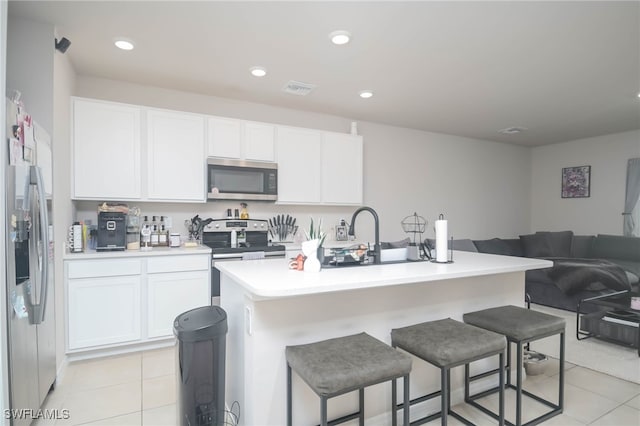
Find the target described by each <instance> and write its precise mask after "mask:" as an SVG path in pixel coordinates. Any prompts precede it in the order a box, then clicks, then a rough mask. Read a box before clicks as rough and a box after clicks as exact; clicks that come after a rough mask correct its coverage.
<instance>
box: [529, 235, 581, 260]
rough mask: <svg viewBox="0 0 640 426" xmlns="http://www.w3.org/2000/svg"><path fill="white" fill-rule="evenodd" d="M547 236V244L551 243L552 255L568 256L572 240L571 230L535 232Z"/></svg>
mask: <svg viewBox="0 0 640 426" xmlns="http://www.w3.org/2000/svg"><path fill="white" fill-rule="evenodd" d="M536 234H543V235H546V236H547V239H548V241H549V244H551V252H552V256H553V257H570V256H571V244H572V241H573V231H559V232H548V231H542V232H540V231H539V232H536Z"/></svg>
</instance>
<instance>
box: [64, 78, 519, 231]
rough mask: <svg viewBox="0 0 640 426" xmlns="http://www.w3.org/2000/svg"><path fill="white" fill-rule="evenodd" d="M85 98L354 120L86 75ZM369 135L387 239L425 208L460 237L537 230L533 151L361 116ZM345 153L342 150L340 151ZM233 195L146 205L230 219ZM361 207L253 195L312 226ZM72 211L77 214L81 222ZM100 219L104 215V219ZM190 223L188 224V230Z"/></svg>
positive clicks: (307, 120)
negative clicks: (288, 202)
mask: <svg viewBox="0 0 640 426" xmlns="http://www.w3.org/2000/svg"><path fill="white" fill-rule="evenodd" d="M76 88H77V91H76V94H77V95H78V96H83V97H88V98H97V99H105V100H112V101H118V102H126V103H132V104H141V105H148V106H155V107H160V108H169V109H176V110H182V111H192V112H198V113H204V114H212V115H219V116H224V117H235V118H242V119H249V120H256V121H264V122H271V123H278V124H286V125H292V126H298V127H308V128H314V129H323V130H330V131H337V132H344V133H347V132H349V130H350V123H351V121H352V120H351V119H349V118H344V117H336V116H330V115H325V114H316V113H310V112H304V111H297V110H291V109H286V108H278V107H272V106H268V105H261V104H254V103H248V102H241V101H235V100H229V99H221V98H215V97H210V96H203V95H198V94H193V93H186V92H178V91H173V90H167V89H161V88H155V87H148V86H141V85H135V84H129V83H124V82H118V81H112V80H105V79H98V78H88V77H84V76H78V79H77V85H76ZM358 131H359V133H360V134H361V135H363V137H364V171H365V181H364V191H365V193H364V201H365V205H369V206H371V207H373V208H374V209H376V210H377V211H378V213H379V216H380V222H381V238H382V239H383V240H387V241H392V240H395V239H401V238H404V237H405V235H404V233H403V231H402V228H401V226H400V222H401V220H402V219H403V218H404V217H405V216H407V215H411V214H413V212H414V211H415V212H418V214H421V215H423V216H425V217H426V218H427V219H428V220H429V222H430V226H429V228H430V229H431V230H430V231H429V232H428V233H427V235H426V236H433V230H432V225H433V220H434V219H435V218H436V217H437V215H438V214H439V213H444V214H445V215H446V217H447V218H449V219H450V220H451V223H450V228H451V229H452V233H453V234H454V236H456V237H460V238H462V237H470V238H489V237H494V236H498V235H499V236H514V235H518V234H519V233H524V232H527V231H528V228H529V222H530V216H529V200H530V193H529V191H530V187H529V176H530V167H531V162H530V150H529V149H528V148H524V147H514V146H509V145H505V144H499V143H495V142H487V141H482V140H473V139H467V138H461V137H454V136H448V135H442V134H436V133H428V132H422V131H415V130H410V129H404V128H399V127H392V126H386V125H381V124H375V123H367V122H360V123H358ZM336 155H339V153H336ZM96 206H97V203H77V207H78V209H79V212H78V216H79V217H78V218H79V219H83V218H84V217H85V216H88V215H91V216H94V217H95V209H96ZM228 207H237V204H233V203H220V202H216V203H207V204H195V205H194V204H189V205H187V204H180V205H157V204H151V203H145V204H144V205H142V208H143V211H148V212H149V213H150V214H152V212H153V213H157V214H165V212H166V213H169V214H171V215H172V217H173V220H174V224H177V223H178V222H182V221H183V220H184V219H188V218H190V217H192V216H193V215H195V214H196V213H198V214H200V216H201V217H214V218H220V217H223V212H224V211H225V210H226V208H228ZM354 210H355V208H353V207H302V206H277V205H274V204H270V203H256V202H254V203H250V205H249V212H250V214H251V216H252V217H256V218H268V217H271V216H272V215H273V214H276V213H291V214H292V215H294V216H296V217H297V218H298V223H300V222H302V223H301V226H306V224H307V223H308V218H309V216H311V215H312V216H314V217H315V218H316V219H317V218H319V217H322V218H323V219H324V223H325V224H327V226H326V229H327V230H328V231H330V229H329V226H331V225H334V224H335V223H337V221H338V220H339V219H340V218H345V219H347V220H350V218H351V213H352V212H353V211H354ZM71 220H72V218H69V221H71ZM94 220H95V219H94ZM357 222H358V223H357V227H356V231H357V234H358V235H357V236H358V239H359V240H364V239H371V238H372V237H373V227H372V225H371V223H372V221H371V219H369V218H368V217H367V215H366V214H363V215H362V217H359V218H358V220H357ZM181 231H183V230H181Z"/></svg>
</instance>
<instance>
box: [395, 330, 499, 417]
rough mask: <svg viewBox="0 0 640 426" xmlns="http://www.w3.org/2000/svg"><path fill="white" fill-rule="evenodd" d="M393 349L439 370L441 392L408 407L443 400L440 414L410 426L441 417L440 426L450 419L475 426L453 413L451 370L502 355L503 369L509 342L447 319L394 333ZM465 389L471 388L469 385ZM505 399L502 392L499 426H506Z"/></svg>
mask: <svg viewBox="0 0 640 426" xmlns="http://www.w3.org/2000/svg"><path fill="white" fill-rule="evenodd" d="M391 345H392V346H393V347H397V348H400V349H402V350H404V351H407V352H409V353H410V354H412V355H415V356H416V357H418V358H420V359H422V360H424V361H427V362H428V363H429V364H432V365H434V366H436V367H438V368H439V369H440V381H441V387H440V390H439V391H436V392H433V393H430V394H427V395H424V396H421V397H419V398H415V399H412V400H411V401H410V402H409V404H410V405H414V404H417V403H420V402H424V401H426V400H429V399H432V398H436V397H438V396H440V397H441V400H440V406H441V410H440V411H439V412H438V413H435V414H432V415H429V416H426V417H424V418H422V419H419V420H415V421H413V422H411V424H412V425H414V424H415V425H419V424H423V423H427V422H430V421H431V420H434V419H437V418H438V417H440V421H441V424H442V425H443V426H445V425H446V424H447V416H448V415H451V416H453V417H455V418H456V419H458V420H460V421H461V422H463V423H464V424H466V425H473V423H472V422H470V421H469V420H467V419H465V418H464V417H462V416H461V415H459V414H458V413H456V412H455V411H453V410H452V409H451V369H452V368H453V367H457V366H460V365H465V368H468V367H469V363H471V362H473V361H477V360H479V359H483V358H488V357H490V356H494V355H499V363H500V364H499V365H501V366H502V365H504V350H505V347H506V341H505V338H504V336H501V335H500V334H496V333H493V332H491V331H487V330H484V329H482V328H478V327H474V326H471V325H468V324H464V323H462V322H459V321H456V320H453V319H451V318H447V319H443V320H438V321H431V322H425V323H421V324H416V325H411V326H409V327H404V328H398V329H394V330H392V331H391ZM498 370H500V371H502V372H501V373H500V374H499V376H500V377H499V384H498V388H499V389H503V388H504V370H503V369H500V368H499V369H498ZM393 386H395V383H394V384H393ZM465 386H468V382H466V381H465ZM466 393H468V389H467V388H465V394H466ZM503 396H504V394H503V392H502V391H500V402H499V411H500V416H499V421H500V423H499V424H500V425H501V426H502V425H503V424H504V423H503V422H504V399H503ZM401 407H402V408H405V409H406V395H405V405H404V406H403V405H402V404H400V405H398V406H397V408H401Z"/></svg>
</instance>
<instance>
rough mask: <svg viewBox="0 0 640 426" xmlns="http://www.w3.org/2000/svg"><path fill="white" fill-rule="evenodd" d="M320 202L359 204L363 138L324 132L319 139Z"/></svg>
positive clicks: (360, 199)
mask: <svg viewBox="0 0 640 426" xmlns="http://www.w3.org/2000/svg"><path fill="white" fill-rule="evenodd" d="M321 176H322V202H323V203H327V204H354V205H361V204H362V177H363V171H362V136H352V135H347V134H340V133H325V134H324V138H323V140H322V175H321Z"/></svg>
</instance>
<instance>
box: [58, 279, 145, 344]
mask: <svg viewBox="0 0 640 426" xmlns="http://www.w3.org/2000/svg"><path fill="white" fill-rule="evenodd" d="M140 282H141V280H140V276H139V275H136V276H118V277H106V278H82V279H71V280H68V288H67V297H68V318H67V321H68V323H67V327H68V328H67V329H68V333H69V350H76V349H83V348H89V347H93V346H100V345H109V344H115V343H124V342H131V341H135V340H139V339H140V337H141V335H140V306H141V305H140Z"/></svg>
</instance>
